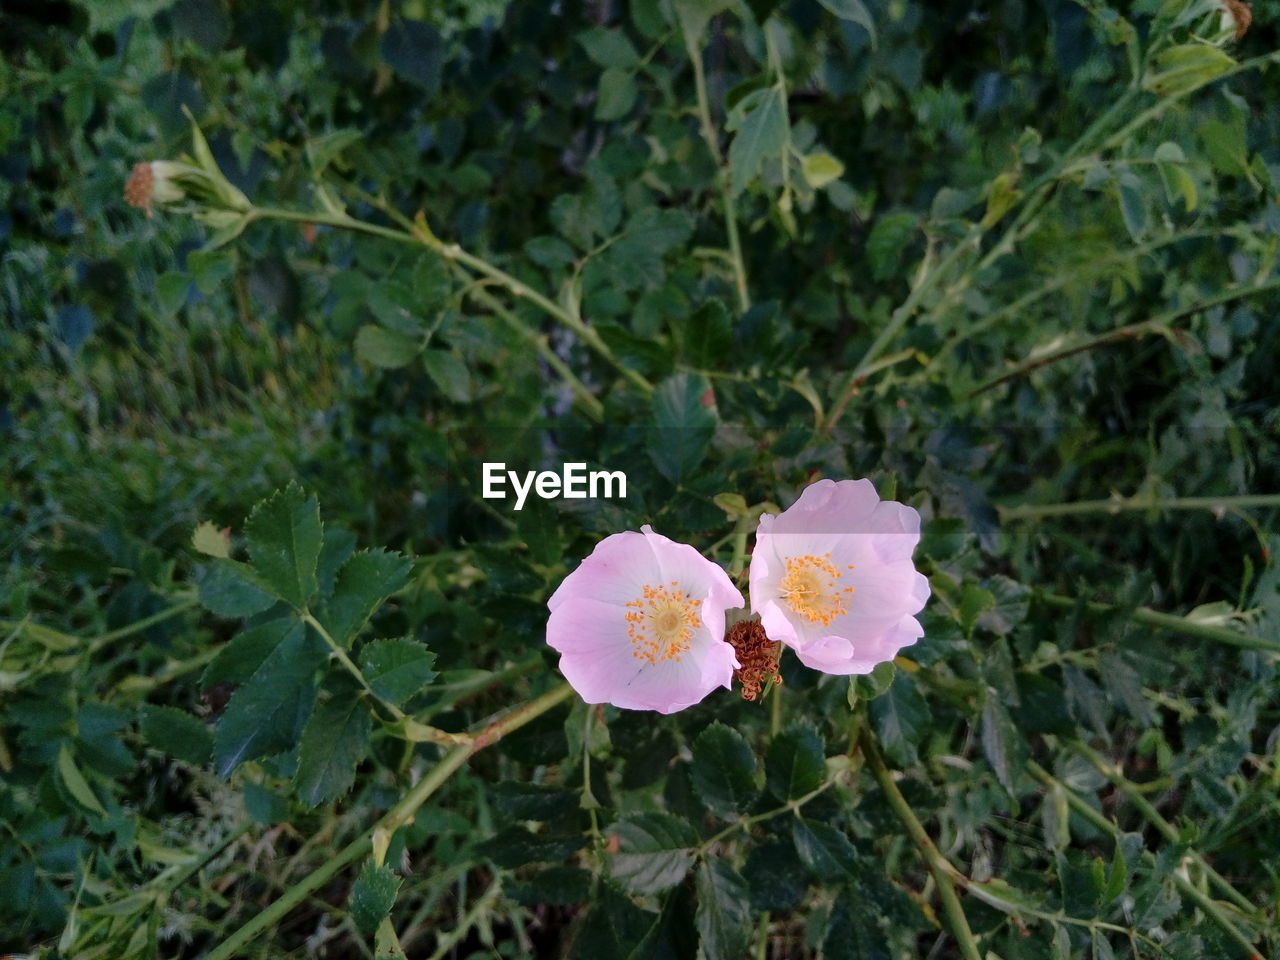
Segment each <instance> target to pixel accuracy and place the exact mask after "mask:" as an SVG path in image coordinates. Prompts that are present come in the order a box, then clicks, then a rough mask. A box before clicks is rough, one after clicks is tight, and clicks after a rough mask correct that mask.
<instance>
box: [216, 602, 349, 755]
mask: <svg viewBox="0 0 1280 960" xmlns="http://www.w3.org/2000/svg"><path fill="white" fill-rule="evenodd" d="M326 653H327V648H326V647H325V645H324V644H323V643H322V642H321V641H320V639H319V638H318V637H316V636H315V635H314V634H313V633H312V632H311V631H310V630H304V629H303V628H302V625H301V624H299V625H298V627H297V629H295V630H291V631H290V632H289V634H288V635H287V636H286V637H285V638H284V639H283V640H282V641H281V642H280V644H279V645H278V646H277V647H276V648H275V649H274V650H272V651H271V653H270V654H269V655H268V656H267V658H266V659H265V660H264V661H263V662H262V666H260V667H259V668H258V669H257V671H256V672H255V673H254V674H253V676H251V677H250V678H249V679H248V681H247V682H246V683H245V684H244V685H243V686H242V687H241V688H240V689H239V690H237V691H236V692H235V694H234V695H233V696H232V697H231V702H230V703H228V704H227V709H226V710H225V711H224V712H223V714H222V716H221V718H220V719H219V720H218V729H217V732H216V733H215V734H214V738H213V753H214V769H215V770H216V771H217V772H218V775H219V776H221V777H229V776H230V775H231V773H232V771H234V770H235V768H236V767H238V766H239V765H240V764H242V763H244V762H245V761H246V760H256V759H257V758H259V757H268V756H272V755H273V754H277V753H283V752H284V751H286V750H290V749H292V748H293V747H294V746H295V745H296V744H297V742H298V738H299V737H300V736H301V733H302V728H303V725H304V724H305V722H306V719H307V716H308V714H309V713H310V712H311V705H312V702H313V700H314V699H315V688H316V684H315V672H316V669H317V668H318V667H319V666H320V665H321V664H322V663H324V661H325V659H326Z"/></svg>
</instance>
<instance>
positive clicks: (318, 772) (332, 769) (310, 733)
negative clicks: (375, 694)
mask: <svg viewBox="0 0 1280 960" xmlns="http://www.w3.org/2000/svg"><path fill="white" fill-rule="evenodd" d="M369 726H370V716H369V707H368V705H366V704H365V703H364V701H363V700H362V699H361V697H360V691H359V688H357V687H356V685H355V684H354V683H353V682H350V681H349V680H348V679H347V678H346V677H345V676H343V677H342V678H341V679H340V680H339V681H338V682H336V683H333V684H332V685H330V689H329V690H328V696H327V697H324V698H322V699H321V700H320V702H318V703H317V704H316V706H315V709H314V710H312V711H311V719H310V720H308V721H307V726H306V729H305V730H303V732H302V742H301V743H300V744H299V747H298V771H297V773H296V774H294V778H293V782H294V786H296V787H297V790H298V796H299V797H300V798H301V799H302V802H303V803H305V804H306V805H307V806H309V807H315V806H319V805H320V804H322V803H328V802H329V801H330V800H336V799H337V798H338V797H340V796H342V795H343V794H344V793H346V792H347V791H348V790H350V789H351V784H353V783H354V782H355V778H356V767H357V766H359V764H360V761H361V760H363V759H364V758H365V755H366V754H367V753H368V752H369Z"/></svg>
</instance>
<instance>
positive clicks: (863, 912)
mask: <svg viewBox="0 0 1280 960" xmlns="http://www.w3.org/2000/svg"><path fill="white" fill-rule="evenodd" d="M822 955H823V957H824V958H825V960H891V958H892V957H893V953H892V952H891V951H890V949H889V942H888V940H887V939H886V938H885V934H884V931H883V930H882V929H881V927H880V923H879V911H878V910H877V909H876V906H875V904H874V903H869V902H867V901H866V900H864V899H863V898H862V897H859V896H856V895H855V894H853V893H852V892H850V891H844V892H842V893H841V894H840V896H839V897H837V898H836V902H835V906H833V907H832V908H831V916H830V919H829V920H828V921H827V932H826V935H825V936H824V937H823V940H822Z"/></svg>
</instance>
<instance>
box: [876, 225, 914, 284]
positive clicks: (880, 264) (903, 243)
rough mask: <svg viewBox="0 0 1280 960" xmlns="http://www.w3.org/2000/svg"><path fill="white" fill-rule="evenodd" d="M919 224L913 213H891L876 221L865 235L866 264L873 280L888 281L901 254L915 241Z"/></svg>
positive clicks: (895, 269) (896, 267) (895, 268)
mask: <svg viewBox="0 0 1280 960" xmlns="http://www.w3.org/2000/svg"><path fill="white" fill-rule="evenodd" d="M918 228H919V224H918V220H917V216H916V214H914V213H892V214H888V215H886V216H883V217H878V218H877V219H876V222H875V225H874V226H873V227H872V228H871V233H869V234H868V235H867V264H868V265H869V266H870V267H871V276H872V278H873V279H875V280H888V279H889V278H890V277H892V276H893V275H894V273H896V272H897V270H898V263H899V261H900V260H901V259H902V252H903V251H904V250H905V249H906V247H907V244H908V243H910V242H911V241H912V240H913V239H915V236H916V233H917V232H918Z"/></svg>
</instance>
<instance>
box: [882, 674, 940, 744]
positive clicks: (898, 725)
mask: <svg viewBox="0 0 1280 960" xmlns="http://www.w3.org/2000/svg"><path fill="white" fill-rule="evenodd" d="M931 719H932V715H931V713H930V711H929V704H928V703H926V702H925V699H924V697H922V696H920V691H919V690H917V689H916V685H915V681H914V680H913V679H912V678H911V675H910V674H908V673H902V672H900V673H899V674H898V675H897V677H896V678H895V679H894V681H893V685H892V686H891V687H889V689H888V691H887V692H886V693H885V695H884V696H882V697H877V698H876V699H875V700H872V701H871V722H872V723H873V724H874V725H875V729H876V735H877V736H878V737H879V738H880V743H881V745H882V746H883V747H884V751H885V753H887V754H888V755H889V757H890V758H891V759H892V760H893V762H894V763H896V764H898V766H900V767H909V766H911V765H912V764H913V763H915V762H916V760H917V750H918V748H919V746H920V741H921V740H922V739H923V738H924V734H925V731H926V730H927V729H928V727H929V722H930V720H931Z"/></svg>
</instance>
